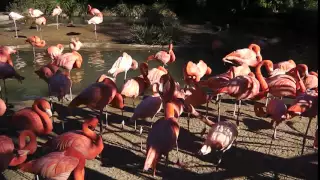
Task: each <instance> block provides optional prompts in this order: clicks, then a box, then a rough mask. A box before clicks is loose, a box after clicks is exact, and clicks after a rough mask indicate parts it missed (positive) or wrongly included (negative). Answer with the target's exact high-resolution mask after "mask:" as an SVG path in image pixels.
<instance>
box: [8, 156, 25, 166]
mask: <svg viewBox="0 0 320 180" xmlns="http://www.w3.org/2000/svg"><path fill="white" fill-rule="evenodd" d="M26 160H27V154H25V155H21V156H14V157H13V158H12V159H11V161H10V163H9V166H17V165H19V164H22V163H23V162H24V161H26Z"/></svg>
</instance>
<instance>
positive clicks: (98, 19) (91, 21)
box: [88, 13, 103, 40]
mask: <svg viewBox="0 0 320 180" xmlns="http://www.w3.org/2000/svg"><path fill="white" fill-rule="evenodd" d="M102 22H103V14H102V13H98V14H95V16H93V17H92V18H91V19H89V21H88V24H93V25H94V35H95V37H96V40H97V24H101V23H102Z"/></svg>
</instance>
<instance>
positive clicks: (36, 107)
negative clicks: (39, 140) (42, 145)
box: [10, 99, 53, 135]
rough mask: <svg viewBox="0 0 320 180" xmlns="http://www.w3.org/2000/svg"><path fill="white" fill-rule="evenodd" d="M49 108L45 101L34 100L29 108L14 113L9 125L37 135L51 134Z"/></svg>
mask: <svg viewBox="0 0 320 180" xmlns="http://www.w3.org/2000/svg"><path fill="white" fill-rule="evenodd" d="M51 116H52V111H51V106H50V104H49V103H48V101H46V100H45V99H36V100H35V101H34V102H33V105H32V107H31V108H24V109H21V110H19V111H17V112H15V113H14V115H13V116H12V120H11V121H10V124H11V125H12V126H13V127H14V128H16V129H20V130H21V129H22V130H23V129H26V130H31V131H33V132H34V133H36V134H38V135H47V134H50V133H51V132H52V129H53V127H52V121H51V120H50V117H51Z"/></svg>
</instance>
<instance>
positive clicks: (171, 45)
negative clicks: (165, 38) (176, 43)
mask: <svg viewBox="0 0 320 180" xmlns="http://www.w3.org/2000/svg"><path fill="white" fill-rule="evenodd" d="M172 50H173V44H172V43H170V44H169V51H172Z"/></svg>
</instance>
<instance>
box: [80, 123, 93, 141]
mask: <svg viewBox="0 0 320 180" xmlns="http://www.w3.org/2000/svg"><path fill="white" fill-rule="evenodd" d="M82 131H83V133H84V135H86V136H87V137H88V138H90V139H91V140H93V141H95V140H97V134H96V133H95V132H93V131H92V130H91V129H89V124H88V123H86V122H85V123H84V124H83V125H82Z"/></svg>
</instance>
